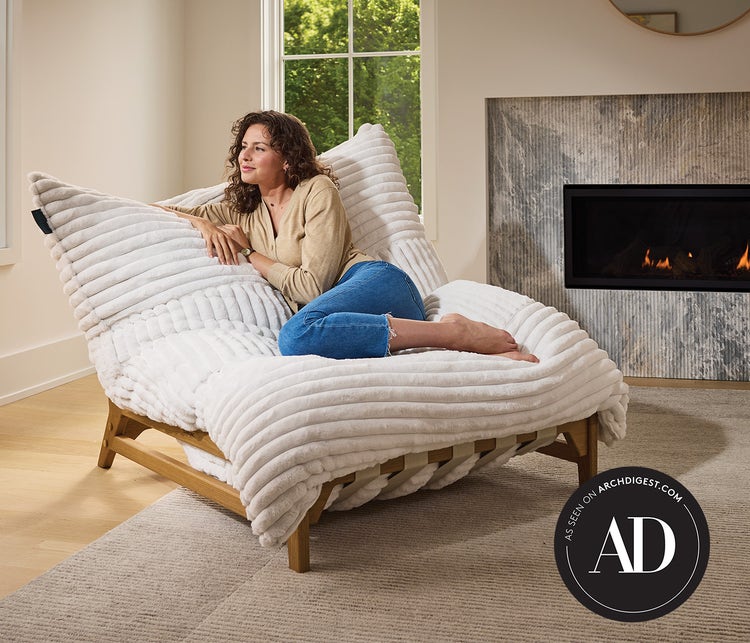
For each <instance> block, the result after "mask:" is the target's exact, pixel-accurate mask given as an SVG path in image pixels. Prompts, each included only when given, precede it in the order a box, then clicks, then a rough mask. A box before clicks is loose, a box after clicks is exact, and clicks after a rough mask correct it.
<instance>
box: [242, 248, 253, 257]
mask: <svg viewBox="0 0 750 643" xmlns="http://www.w3.org/2000/svg"><path fill="white" fill-rule="evenodd" d="M252 253H253V251H252V250H251V249H250V248H243V249H242V250H240V254H242V255H244V256H245V257H249V256H250V255H251V254H252Z"/></svg>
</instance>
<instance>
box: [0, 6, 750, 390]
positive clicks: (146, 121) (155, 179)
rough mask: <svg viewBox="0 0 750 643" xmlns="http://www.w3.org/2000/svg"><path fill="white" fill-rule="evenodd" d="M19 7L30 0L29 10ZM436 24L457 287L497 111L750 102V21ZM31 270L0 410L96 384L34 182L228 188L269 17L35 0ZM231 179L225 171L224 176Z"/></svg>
mask: <svg viewBox="0 0 750 643" xmlns="http://www.w3.org/2000/svg"><path fill="white" fill-rule="evenodd" d="M16 1H18V0H16ZM423 1H424V2H425V3H429V2H433V3H434V8H435V11H436V20H435V33H434V35H435V48H434V53H435V56H436V65H437V74H436V75H437V87H436V90H435V93H434V98H429V97H428V98H427V100H431V101H432V102H431V105H430V107H431V108H433V112H434V114H435V118H436V124H437V126H436V132H437V136H436V145H435V149H436V154H435V159H434V162H435V163H434V164H435V168H436V180H433V184H434V185H436V186H437V187H436V193H435V195H434V199H432V201H433V202H434V203H436V204H437V205H436V208H437V211H432V212H430V211H428V212H427V213H426V216H427V217H436V220H435V226H434V229H435V230H436V235H437V244H438V249H439V251H440V254H441V256H442V258H443V260H444V262H445V264H446V268H447V269H448V273H449V275H450V276H451V277H453V278H458V277H463V278H470V279H477V280H479V281H483V280H485V278H486V219H487V180H486V162H485V158H486V150H485V99H486V98H488V97H497V96H540V95H543V96H546V95H585V94H634V93H663V92H693V91H697V92H700V91H747V90H750V66H748V65H747V44H746V43H747V42H750V19H748V18H744V19H743V20H742V21H741V22H739V23H738V24H736V25H733V26H731V27H729V28H727V29H725V30H722V31H719V32H716V33H713V34H707V35H702V36H692V37H676V36H668V35H663V34H656V33H653V32H650V31H647V30H645V29H642V28H640V27H638V26H637V25H635V24H633V23H631V22H630V21H628V20H627V19H626V18H624V17H623V16H622V15H621V14H620V13H619V12H618V11H617V9H615V8H614V6H612V5H611V4H610V3H608V2H602V0H567V1H566V2H559V1H558V0H525V1H524V2H518V1H516V0H462V1H461V2H456V1H455V0H423ZM22 6H23V25H22V32H21V39H22V43H21V44H22V46H21V66H22V68H21V70H20V71H21V73H22V74H23V76H22V79H21V88H22V96H21V100H20V101H19V102H20V103H21V111H22V120H21V123H20V128H21V168H20V171H19V172H18V174H19V176H20V177H21V179H20V185H18V186H16V188H17V189H18V191H19V192H20V193H21V197H20V200H21V212H19V214H20V219H21V221H22V230H21V234H22V241H21V255H22V256H21V260H20V262H18V263H17V264H15V265H13V266H6V267H0V307H1V309H2V314H0V403H2V402H4V401H5V402H7V401H10V400H11V399H15V398H17V397H20V396H22V395H24V394H26V393H29V392H33V391H34V390H39V389H41V388H44V387H46V386H48V385H50V384H53V383H56V382H61V381H64V380H65V379H67V378H71V377H75V376H76V375H77V374H80V373H81V372H85V369H87V368H88V360H87V357H86V352H85V347H84V343H83V341H82V339H81V337H80V334H79V333H78V331H77V327H76V324H75V321H74V320H73V316H72V314H71V309H70V306H69V305H68V302H67V299H66V298H65V296H64V295H63V294H62V289H61V287H60V283H59V280H58V277H57V272H56V270H55V268H54V266H53V265H52V261H51V259H50V257H49V254H48V252H47V250H46V249H45V248H44V247H43V244H42V239H41V233H40V232H39V231H38V230H37V229H36V228H35V226H34V224H33V222H32V220H31V218H30V216H29V215H28V210H29V208H30V199H29V198H28V196H27V195H28V192H27V188H26V184H25V179H24V178H23V177H25V175H26V173H27V172H29V171H31V170H42V171H46V172H49V173H51V174H55V175H57V176H59V177H60V178H63V179H65V180H68V181H70V182H73V183H79V184H83V185H88V186H91V187H94V188H97V189H100V190H103V191H109V192H114V193H117V194H122V195H123V196H128V197H132V198H137V199H142V200H145V201H148V200H154V199H157V198H160V197H163V196H167V195H170V194H174V193H177V192H180V191H182V190H183V189H188V188H191V187H197V186H201V185H207V184H212V183H215V182H218V181H219V180H220V179H221V168H222V167H223V162H224V157H225V155H226V151H227V149H228V142H229V138H228V127H229V125H230V122H227V121H232V120H233V119H235V118H236V117H238V116H240V115H241V114H242V113H244V112H245V111H249V110H251V109H257V108H258V107H260V36H259V20H260V0H212V1H211V2H207V1H205V0H158V1H156V0H128V1H127V2H124V1H122V0H65V1H64V2H60V0H22ZM217 164H218V167H217Z"/></svg>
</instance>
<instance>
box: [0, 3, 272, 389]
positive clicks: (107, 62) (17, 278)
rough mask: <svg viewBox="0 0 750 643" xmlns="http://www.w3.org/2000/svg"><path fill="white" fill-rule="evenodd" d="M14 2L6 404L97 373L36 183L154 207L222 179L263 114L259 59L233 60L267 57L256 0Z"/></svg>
mask: <svg viewBox="0 0 750 643" xmlns="http://www.w3.org/2000/svg"><path fill="white" fill-rule="evenodd" d="M16 2H17V3H19V4H20V7H21V13H22V16H21V27H20V30H19V33H18V38H19V40H20V43H19V53H20V55H19V56H18V59H17V60H16V63H17V65H18V69H17V71H19V72H20V74H21V77H20V93H21V96H20V100H17V103H18V104H19V107H20V119H18V121H17V122H15V123H14V127H16V128H19V129H20V149H21V151H20V155H19V156H20V166H21V167H20V168H17V171H16V174H17V176H18V181H17V182H16V185H14V188H15V189H16V192H17V202H18V203H19V211H18V212H15V213H13V214H14V216H17V217H18V221H19V223H20V226H21V249H20V254H21V258H20V260H19V261H18V262H17V263H15V264H14V265H11V266H0V308H1V310H2V314H0V403H3V402H9V401H12V400H13V399H17V398H19V397H23V396H24V395H26V394H28V393H32V392H35V391H37V390H41V389H43V388H47V387H49V386H50V385H54V384H57V383H61V382H63V381H66V380H67V379H71V378H74V377H76V376H78V375H80V374H83V373H86V372H90V366H89V362H88V357H87V353H86V348H85V344H84V342H83V339H82V337H81V335H80V333H79V331H78V328H77V325H76V322H75V320H74V318H73V315H72V309H71V307H70V306H69V304H68V301H67V298H66V296H65V295H64V294H63V292H62V288H61V284H60V281H59V278H58V275H57V270H56V269H55V266H54V262H53V261H52V259H51V258H50V255H49V252H48V250H47V249H46V248H45V247H44V245H43V239H42V234H41V232H40V231H39V230H38V229H37V228H36V226H35V225H34V223H33V220H32V218H31V216H30V215H29V210H30V209H31V199H30V196H29V193H28V188H27V184H26V179H25V177H26V174H27V173H28V172H30V171H32V170H40V171H44V172H48V173H50V174H52V175H55V176H57V177H59V178H61V179H63V180H66V181H69V182H71V183H75V184H78V185H85V186H88V187H92V188H95V189H98V190H101V191H104V192H110V193H113V194H118V195H122V196H126V197H131V198H135V199H139V200H143V201H153V200H156V199H159V198H164V197H166V196H171V195H173V194H177V193H179V192H182V191H183V190H185V189H188V188H189V187H197V186H199V185H208V184H212V183H217V182H218V181H219V180H220V179H221V174H222V168H223V162H224V157H225V156H226V151H227V149H228V147H229V126H230V125H231V121H232V120H233V119H234V118H236V117H237V116H240V115H241V114H242V113H244V110H246V109H248V108H257V107H258V106H259V104H260V83H259V82H256V80H255V79H256V78H257V77H258V76H259V69H260V63H259V57H256V58H252V57H250V58H249V60H246V61H242V60H239V59H238V60H232V59H231V57H230V55H229V52H231V51H235V52H236V51H239V50H242V49H246V48H247V49H246V50H248V49H249V50H250V51H255V50H257V51H259V50H260V45H259V30H258V28H257V24H258V15H259V0H251V1H249V2H248V1H247V0H212V1H211V2H203V1H201V0H158V1H156V0H128V1H127V2H123V1H121V0H65V1H64V2H60V1H59V0H21V1H20V2H19V0H16ZM209 8H210V9H209ZM232 79H233V80H232ZM230 80H231V82H230ZM16 98H18V97H16Z"/></svg>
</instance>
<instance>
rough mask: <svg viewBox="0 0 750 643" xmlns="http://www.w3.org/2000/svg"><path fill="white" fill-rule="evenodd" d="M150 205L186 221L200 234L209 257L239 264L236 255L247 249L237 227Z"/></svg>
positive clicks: (244, 236)
mask: <svg viewBox="0 0 750 643" xmlns="http://www.w3.org/2000/svg"><path fill="white" fill-rule="evenodd" d="M151 205H153V206H155V207H157V208H161V209H162V210H165V211H166V212H170V213H172V214H176V215H177V216H178V217H180V218H181V219H187V220H188V221H189V222H190V224H191V225H192V226H193V227H194V228H195V229H196V230H197V231H198V232H200V233H201V236H202V237H203V240H204V241H205V242H206V249H207V250H208V256H209V257H217V258H218V259H219V261H220V262H221V263H223V264H225V265H233V266H236V265H237V264H238V263H239V260H238V259H237V255H238V254H239V252H240V250H242V249H243V248H247V247H248V245H249V244H248V242H247V236H246V235H245V233H244V232H243V231H242V228H241V227H240V226H238V225H235V224H231V223H225V224H223V225H216V224H215V223H211V222H210V221H209V220H208V219H204V218H202V217H196V216H194V215H192V214H186V213H184V212H180V211H178V210H172V209H171V208H169V207H167V206H164V205H160V204H158V203H152V204H151Z"/></svg>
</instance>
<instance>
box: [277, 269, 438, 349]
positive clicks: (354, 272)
mask: <svg viewBox="0 0 750 643" xmlns="http://www.w3.org/2000/svg"><path fill="white" fill-rule="evenodd" d="M387 315H390V316H391V317H399V318H404V319H417V320H424V319H425V310H424V304H423V303H422V297H421V295H420V294H419V290H418V289H417V287H416V286H415V285H414V282H413V281H412V280H411V278H410V277H409V275H407V274H406V273H405V272H404V271H403V270H401V269H400V268H397V267H396V266H394V265H392V264H390V263H387V262H385V261H363V262H361V263H357V264H354V265H353V266H352V267H351V268H349V270H347V271H346V272H345V273H344V275H343V276H342V277H341V279H339V280H338V281H337V282H336V284H335V285H334V286H333V288H331V289H330V290H328V291H326V292H324V293H323V294H322V295H320V296H319V297H316V298H315V299H313V300H312V301H311V302H310V303H309V304H307V305H306V306H304V307H303V308H301V309H300V310H299V311H298V312H297V313H296V314H295V315H294V316H293V317H291V319H289V321H287V322H286V324H284V326H282V328H281V332H280V333H279V349H280V350H281V354H282V355H320V356H322V357H332V358H335V359H346V358H361V357H384V356H386V355H388V343H389V339H390V326H389V324H388V317H387Z"/></svg>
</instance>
